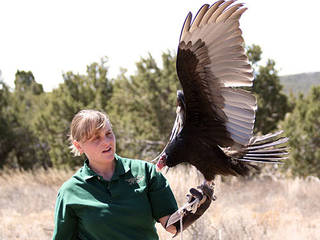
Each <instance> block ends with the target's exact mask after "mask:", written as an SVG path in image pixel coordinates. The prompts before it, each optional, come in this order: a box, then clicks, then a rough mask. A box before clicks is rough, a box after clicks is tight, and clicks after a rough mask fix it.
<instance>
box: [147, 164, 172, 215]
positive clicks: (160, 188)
mask: <svg viewBox="0 0 320 240" xmlns="http://www.w3.org/2000/svg"><path fill="white" fill-rule="evenodd" d="M148 188H149V190H148V195H149V199H150V203H151V209H152V214H153V217H154V219H155V220H156V221H159V218H161V217H164V216H167V215H170V214H172V213H174V212H175V211H176V210H177V209H178V206H177V202H176V199H175V197H174V195H173V193H172V191H171V188H170V186H169V183H168V181H167V180H166V179H165V177H164V176H163V175H162V174H161V173H160V172H157V171H156V168H155V166H154V165H152V166H151V169H150V179H149V184H148Z"/></svg>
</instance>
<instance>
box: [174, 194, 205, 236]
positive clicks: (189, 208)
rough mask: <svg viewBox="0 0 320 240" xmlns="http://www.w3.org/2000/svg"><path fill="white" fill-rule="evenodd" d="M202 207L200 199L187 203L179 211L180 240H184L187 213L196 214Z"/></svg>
mask: <svg viewBox="0 0 320 240" xmlns="http://www.w3.org/2000/svg"><path fill="white" fill-rule="evenodd" d="M199 205H200V199H199V198H195V199H194V200H193V201H191V202H187V203H186V204H185V205H183V206H182V207H181V208H179V209H178V211H177V212H178V214H179V215H180V219H179V222H180V240H183V216H184V215H185V214H186V211H191V212H192V213H195V212H196V211H197V209H198V207H199Z"/></svg>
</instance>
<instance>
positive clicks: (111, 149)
mask: <svg viewBox="0 0 320 240" xmlns="http://www.w3.org/2000/svg"><path fill="white" fill-rule="evenodd" d="M79 147H80V148H78V147H77V148H78V150H79V151H80V153H84V154H86V156H87V158H88V159H89V161H90V162H93V161H94V162H97V163H98V162H99V163H104V162H109V161H113V159H114V154H115V152H116V139H115V136H114V134H113V132H112V129H111V126H110V124H109V123H108V122H107V124H106V127H105V128H103V129H101V131H99V132H98V133H97V134H96V135H94V136H92V137H91V138H90V139H88V140H86V141H80V142H79Z"/></svg>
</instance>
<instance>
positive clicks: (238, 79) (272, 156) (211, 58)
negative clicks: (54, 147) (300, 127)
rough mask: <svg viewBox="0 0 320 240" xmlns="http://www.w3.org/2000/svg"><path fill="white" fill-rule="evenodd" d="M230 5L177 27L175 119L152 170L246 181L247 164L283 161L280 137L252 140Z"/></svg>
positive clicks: (251, 105)
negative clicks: (178, 168)
mask: <svg viewBox="0 0 320 240" xmlns="http://www.w3.org/2000/svg"><path fill="white" fill-rule="evenodd" d="M233 3H234V1H233V0H230V1H223V0H221V1H217V2H216V3H214V4H213V5H212V6H209V5H207V4H206V5H204V6H203V7H202V8H201V9H200V10H199V12H198V14H197V16H196V17H195V18H194V19H193V21H191V20H192V16H191V13H189V14H188V16H187V18H186V21H185V23H184V25H183V28H182V32H181V36H180V41H179V47H178V54H177V65H176V67H177V74H178V77H179V81H180V83H181V86H182V89H183V92H182V91H181V92H180V93H179V94H178V99H177V100H178V101H177V102H178V107H177V118H176V122H175V124H174V127H173V130H172V133H171V137H170V139H169V143H168V144H167V146H166V147H165V149H164V151H163V152H162V154H160V155H161V156H160V160H159V162H158V164H157V165H158V166H163V165H167V166H168V167H173V166H175V165H177V164H179V163H182V162H188V163H190V164H192V165H194V166H195V167H196V168H197V169H198V170H199V171H200V172H201V173H202V174H203V175H204V177H205V179H206V180H209V181H210V180H213V179H214V177H215V176H216V175H217V174H221V175H241V176H244V175H247V174H248V173H249V170H250V168H251V167H254V168H256V167H255V166H254V165H252V162H269V163H277V162H280V161H281V160H282V159H285V158H286V156H285V155H286V154H287V153H288V152H287V149H286V148H285V147H282V146H279V145H281V144H285V143H286V142H287V140H288V139H287V138H282V137H279V135H280V134H281V132H277V133H274V134H267V135H264V136H259V137H255V136H253V128H254V121H255V113H256V110H257V101H256V98H255V96H254V95H253V94H251V93H250V92H248V91H246V90H243V89H241V87H250V86H252V83H253V79H254V77H253V70H252V67H251V65H250V64H249V62H248V58H247V56H246V54H245V50H244V48H243V45H244V43H243V38H242V36H241V34H242V32H241V30H240V28H239V19H240V17H241V15H242V13H243V12H244V11H245V10H246V9H245V8H242V6H243V4H233Z"/></svg>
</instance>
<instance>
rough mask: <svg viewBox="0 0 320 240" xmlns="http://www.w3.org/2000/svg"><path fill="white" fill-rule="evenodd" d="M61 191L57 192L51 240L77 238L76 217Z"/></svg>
mask: <svg viewBox="0 0 320 240" xmlns="http://www.w3.org/2000/svg"><path fill="white" fill-rule="evenodd" d="M66 202H67V201H66V199H65V197H64V196H63V194H62V193H61V192H59V193H58V196H57V201H56V206H55V214H54V215H55V216H54V224H55V226H54V231H53V238H52V240H73V239H77V218H76V216H75V214H74V212H73V210H72V209H71V207H70V206H68V204H67V203H66Z"/></svg>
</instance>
